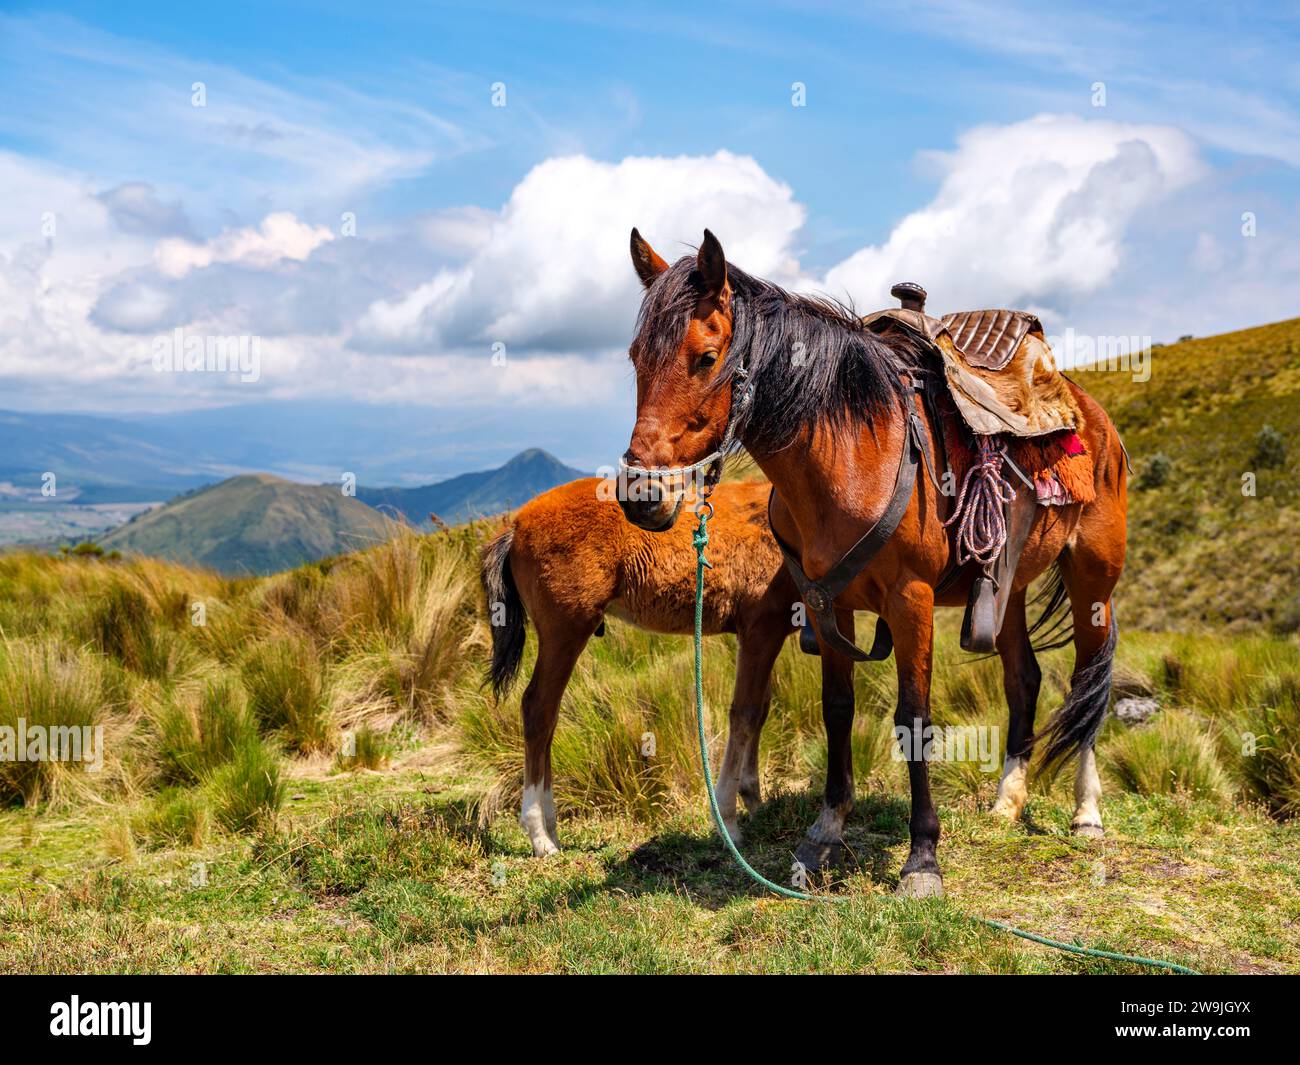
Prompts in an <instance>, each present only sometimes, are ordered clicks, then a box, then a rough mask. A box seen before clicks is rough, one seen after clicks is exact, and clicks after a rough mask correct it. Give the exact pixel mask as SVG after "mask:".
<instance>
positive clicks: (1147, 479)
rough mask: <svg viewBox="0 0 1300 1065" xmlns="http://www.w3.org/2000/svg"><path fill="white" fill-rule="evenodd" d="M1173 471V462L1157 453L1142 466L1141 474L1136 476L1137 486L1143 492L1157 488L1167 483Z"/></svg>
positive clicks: (1162, 454) (1164, 455)
mask: <svg viewBox="0 0 1300 1065" xmlns="http://www.w3.org/2000/svg"><path fill="white" fill-rule="evenodd" d="M1173 470H1174V460H1173V459H1171V458H1170V457H1169V456H1168V455H1166V454H1164V453H1163V452H1160V451H1157V452H1156V453H1155V454H1154V455H1152V456H1151V457H1150V458H1149V459H1147V460H1146V462H1145V463H1143V464H1142V472H1141V473H1140V474H1139V475H1138V480H1137V486H1138V488H1140V489H1143V490H1145V489H1148V488H1159V487H1161V486H1162V485H1164V484H1166V483H1167V482H1168V480H1169V475H1170V474H1171V473H1173Z"/></svg>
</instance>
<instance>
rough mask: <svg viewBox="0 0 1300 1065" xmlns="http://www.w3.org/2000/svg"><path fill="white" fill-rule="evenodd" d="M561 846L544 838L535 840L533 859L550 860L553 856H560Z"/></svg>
mask: <svg viewBox="0 0 1300 1065" xmlns="http://www.w3.org/2000/svg"><path fill="white" fill-rule="evenodd" d="M559 853H560V846H559V844H558V843H556V842H555V841H554V840H553V839H549V838H547V837H546V836H542V837H540V838H539V839H535V840H533V857H534V858H549V857H550V856H551V855H552V854H559Z"/></svg>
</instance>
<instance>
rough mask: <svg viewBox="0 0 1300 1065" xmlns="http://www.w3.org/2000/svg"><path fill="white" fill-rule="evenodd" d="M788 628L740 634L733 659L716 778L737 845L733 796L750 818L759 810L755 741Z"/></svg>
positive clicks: (758, 628)
mask: <svg viewBox="0 0 1300 1065" xmlns="http://www.w3.org/2000/svg"><path fill="white" fill-rule="evenodd" d="M787 631H788V630H787V629H785V628H784V627H783V628H782V629H781V630H780V631H779V632H778V631H773V629H772V626H770V625H769V626H761V625H755V626H753V627H751V628H749V629H745V630H742V631H741V633H740V636H739V644H740V646H739V650H738V652H737V654H736V687H735V691H734V693H733V695H732V699H731V723H730V727H729V729H728V733H727V752H726V754H725V755H723V758H722V769H721V770H720V772H719V773H718V808H719V809H720V810H721V811H722V820H723V822H724V823H725V824H726V826H727V831H728V832H730V833H731V837H732V839H734V840H736V841H737V842H739V841H740V826H739V824H738V823H737V821H736V795H737V794H739V795H740V796H741V797H742V798H744V800H745V806H746V808H747V809H748V810H749V812H750V813H753V812H754V811H755V810H756V809H757V808H758V739H759V734H760V733H761V732H762V729H763V722H764V720H765V719H766V718H767V710H768V705H769V700H770V699H771V696H772V689H771V679H772V666H773V664H774V663H775V662H776V656H777V655H778V654H780V653H781V643H782V641H783V640H784V638H785V636H786V634H787Z"/></svg>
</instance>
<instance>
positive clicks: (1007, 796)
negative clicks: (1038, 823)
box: [993, 589, 1043, 821]
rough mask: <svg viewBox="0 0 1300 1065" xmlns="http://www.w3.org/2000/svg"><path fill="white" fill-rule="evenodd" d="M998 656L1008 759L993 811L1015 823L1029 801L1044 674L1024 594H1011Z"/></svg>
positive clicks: (1003, 769)
mask: <svg viewBox="0 0 1300 1065" xmlns="http://www.w3.org/2000/svg"><path fill="white" fill-rule="evenodd" d="M998 654H999V655H1000V656H1001V657H1002V685H1003V687H1004V688H1005V689H1006V693H1007V709H1008V711H1009V712H1010V716H1009V718H1008V719H1007V757H1006V761H1005V762H1003V763H1002V780H1001V781H1000V782H999V783H998V798H997V802H995V803H994V804H993V812H994V813H995V814H1000V815H1001V816H1003V817H1006V818H1008V819H1009V820H1012V821H1018V820H1019V819H1020V814H1021V813H1022V812H1023V811H1024V808H1025V803H1026V802H1028V801H1029V790H1028V788H1027V787H1026V778H1027V776H1028V772H1029V757H1030V755H1031V754H1032V753H1033V736H1034V712H1035V711H1036V710H1037V709H1038V690H1039V688H1040V687H1041V685H1042V681H1043V674H1042V671H1041V670H1040V669H1039V668H1038V659H1037V658H1035V657H1034V649H1033V647H1032V646H1031V645H1030V641H1029V630H1028V626H1027V625H1026V621H1025V593H1024V590H1023V589H1022V590H1021V591H1018V592H1012V593H1011V597H1010V599H1008V601H1007V613H1006V617H1005V618H1004V619H1003V622H1002V631H1001V632H999V633H998Z"/></svg>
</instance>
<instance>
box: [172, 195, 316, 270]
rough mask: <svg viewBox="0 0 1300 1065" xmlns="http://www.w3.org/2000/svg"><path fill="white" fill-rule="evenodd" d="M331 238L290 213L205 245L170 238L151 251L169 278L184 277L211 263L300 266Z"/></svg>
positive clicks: (227, 233) (229, 232)
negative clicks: (288, 263) (284, 261)
mask: <svg viewBox="0 0 1300 1065" xmlns="http://www.w3.org/2000/svg"><path fill="white" fill-rule="evenodd" d="M333 238H334V234H333V233H331V232H330V231H329V229H327V228H326V227H325V226H313V225H309V224H307V223H306V222H300V221H299V220H298V219H297V218H296V217H294V215H293V214H292V213H291V212H289V211H278V212H276V213H275V214H269V215H267V216H266V217H265V218H264V219H262V224H261V225H260V226H244V227H242V228H239V229H227V230H224V231H223V232H222V233H220V234H219V235H218V236H216V237H213V238H212V239H211V240H208V241H193V240H185V239H183V238H180V237H169V238H167V239H166V240H160V241H159V242H158V246H157V247H156V248H155V249H154V262H155V263H156V264H157V266H158V269H159V270H160V271H161V272H162V273H164V274H166V275H167V276H168V277H184V276H185V275H186V274H188V273H189V272H190V271H191V270H193V269H194V268H195V267H203V266H211V265H212V264H213V263H243V264H245V265H248V266H254V267H267V266H273V265H274V264H275V263H277V262H279V261H280V260H281V259H294V260H297V261H298V262H302V261H303V260H304V259H306V258H308V256H310V255H311V253H312V252H313V251H315V250H316V249H317V248H319V247H320V246H321V245H322V244H324V243H325V242H326V241H328V240H332V239H333Z"/></svg>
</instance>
